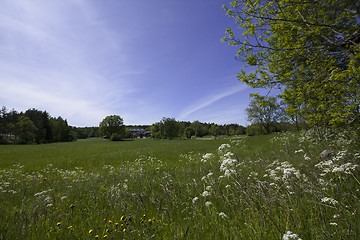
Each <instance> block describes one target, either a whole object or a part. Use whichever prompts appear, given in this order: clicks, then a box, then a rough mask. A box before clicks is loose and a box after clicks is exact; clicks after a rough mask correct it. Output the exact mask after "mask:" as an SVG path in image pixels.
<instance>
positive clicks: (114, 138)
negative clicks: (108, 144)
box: [110, 133, 122, 141]
mask: <svg viewBox="0 0 360 240" xmlns="http://www.w3.org/2000/svg"><path fill="white" fill-rule="evenodd" d="M110 140H111V141H121V140H122V135H121V134H119V133H113V134H112V135H111V137H110Z"/></svg>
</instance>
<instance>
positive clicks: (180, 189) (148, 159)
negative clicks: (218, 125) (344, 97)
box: [0, 134, 360, 239]
mask: <svg viewBox="0 0 360 240" xmlns="http://www.w3.org/2000/svg"><path fill="white" fill-rule="evenodd" d="M349 145H350V144H349V142H346V141H345V140H344V141H343V142H342V143H341V144H337V145H334V144H333V145H329V143H327V144H326V145H322V143H319V142H317V141H313V138H310V137H309V136H307V135H306V134H304V135H302V136H299V135H295V134H276V135H269V136H259V137H239V138H238V139H217V140H215V139H213V140H161V141H154V140H150V139H149V140H143V139H140V140H135V141H122V142H110V141H104V140H101V139H91V140H84V141H78V142H74V143H58V144H48V145H23V146H0V159H1V160H0V169H1V170H0V191H1V193H0V202H1V203H2V204H1V207H0V215H1V216H2V217H1V219H0V239H96V238H112V239H184V238H188V239H300V238H301V239H358V238H359V236H360V220H359V219H360V218H359V217H360V216H359V206H360V204H359V197H360V193H359V187H360V186H359V184H360V183H359V181H358V180H359V170H358V166H357V164H358V162H359V160H360V153H359V152H358V150H357V149H351V147H349ZM324 148H329V149H331V150H332V154H331V155H329V156H326V157H323V158H321V157H320V153H321V152H322V150H324Z"/></svg>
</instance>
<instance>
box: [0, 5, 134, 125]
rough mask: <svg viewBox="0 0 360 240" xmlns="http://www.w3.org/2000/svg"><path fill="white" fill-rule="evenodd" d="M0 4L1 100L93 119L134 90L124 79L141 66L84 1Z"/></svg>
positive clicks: (78, 121) (77, 120)
mask: <svg viewBox="0 0 360 240" xmlns="http://www.w3.org/2000/svg"><path fill="white" fill-rule="evenodd" d="M0 9H2V14H1V15H0V31H1V35H0V86H1V90H2V93H1V95H0V100H1V104H2V105H5V106H8V107H16V109H17V110H20V111H24V110H26V109H27V108H30V107H36V108H42V109H41V110H47V111H49V112H50V114H54V115H61V116H63V117H65V118H69V119H70V122H71V120H73V122H71V123H72V124H74V125H94V124H95V125H97V124H98V122H99V121H100V120H101V119H102V118H103V117H105V116H106V114H109V113H112V114H115V113H114V110H113V109H114V105H116V106H117V108H120V107H121V106H125V105H127V101H131V100H132V99H131V98H129V95H130V94H131V93H134V92H136V91H139V87H137V86H136V84H134V83H133V82H132V81H130V80H131V79H132V76H134V75H139V74H140V73H141V72H140V71H139V70H136V69H135V70H132V69H131V68H129V67H128V66H126V65H125V62H126V53H125V51H124V49H122V48H121V41H122V39H121V38H120V37H119V36H118V35H115V34H113V33H112V31H111V30H110V29H109V28H108V27H107V25H106V24H105V23H104V22H102V21H100V20H99V19H97V17H98V16H97V15H96V11H95V10H94V8H93V7H92V6H91V4H90V3H87V2H86V1H80V0H79V1H55V2H54V1H51V2H44V1H36V0H35V1H32V2H27V1H3V2H1V3H0ZM94 33H95V34H94ZM109 59H111V61H110V60H109ZM109 62H111V64H112V65H117V68H116V72H114V70H113V69H111V68H108V66H107V63H109ZM133 103H134V101H133Z"/></svg>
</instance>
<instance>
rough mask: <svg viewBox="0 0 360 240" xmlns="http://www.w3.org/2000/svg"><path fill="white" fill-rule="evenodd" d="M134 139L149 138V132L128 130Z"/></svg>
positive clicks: (138, 129)
mask: <svg viewBox="0 0 360 240" xmlns="http://www.w3.org/2000/svg"><path fill="white" fill-rule="evenodd" d="M129 131H130V132H131V133H132V134H133V137H134V138H144V137H150V135H151V132H150V131H145V129H143V128H132V129H130V130H129Z"/></svg>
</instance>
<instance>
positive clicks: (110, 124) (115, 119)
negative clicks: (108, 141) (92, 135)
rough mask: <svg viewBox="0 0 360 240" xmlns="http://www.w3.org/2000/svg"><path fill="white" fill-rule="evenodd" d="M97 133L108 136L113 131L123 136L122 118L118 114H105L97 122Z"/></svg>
mask: <svg viewBox="0 0 360 240" xmlns="http://www.w3.org/2000/svg"><path fill="white" fill-rule="evenodd" d="M99 133H100V134H101V135H103V136H108V137H111V135H112V134H114V133H117V134H120V136H123V135H124V134H125V126H124V120H123V119H122V118H121V117H120V116H118V115H110V116H107V117H106V118H104V119H103V120H102V121H101V122H100V124H99Z"/></svg>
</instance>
